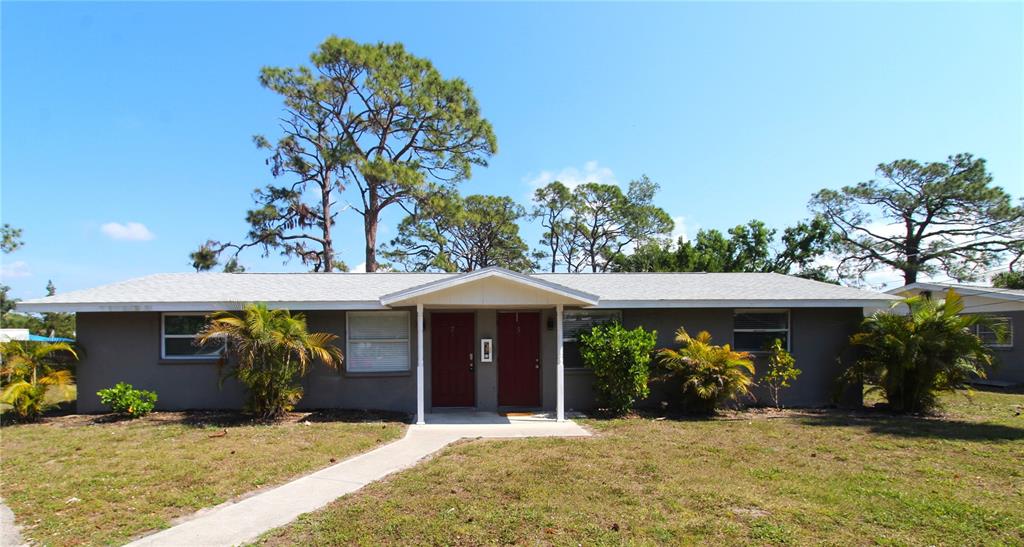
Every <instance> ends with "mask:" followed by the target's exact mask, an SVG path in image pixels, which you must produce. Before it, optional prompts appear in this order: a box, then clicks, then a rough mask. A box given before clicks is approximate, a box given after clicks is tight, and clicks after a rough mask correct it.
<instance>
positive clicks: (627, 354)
mask: <svg viewBox="0 0 1024 547" xmlns="http://www.w3.org/2000/svg"><path fill="white" fill-rule="evenodd" d="M656 340H657V332H656V331H650V332H648V331H646V330H644V329H643V328H642V327H637V328H635V329H633V330H627V329H626V328H624V327H623V326H622V325H621V324H619V323H617V322H612V323H604V324H601V325H597V326H595V327H594V328H592V329H590V332H584V333H580V335H579V347H580V356H581V357H582V358H583V363H584V364H585V365H586V366H587V367H589V368H590V369H591V370H593V371H594V390H595V391H596V392H597V393H596V395H597V403H598V406H599V407H600V408H603V409H606V410H607V411H608V413H609V414H611V415H613V416H621V415H623V414H625V413H627V412H629V410H630V409H631V408H632V407H633V404H634V403H636V401H638V400H640V399H643V398H644V397H647V395H648V394H649V393H650V390H649V388H648V386H647V383H648V379H649V378H650V369H651V367H650V365H651V353H652V352H653V351H654V345H655V342H656Z"/></svg>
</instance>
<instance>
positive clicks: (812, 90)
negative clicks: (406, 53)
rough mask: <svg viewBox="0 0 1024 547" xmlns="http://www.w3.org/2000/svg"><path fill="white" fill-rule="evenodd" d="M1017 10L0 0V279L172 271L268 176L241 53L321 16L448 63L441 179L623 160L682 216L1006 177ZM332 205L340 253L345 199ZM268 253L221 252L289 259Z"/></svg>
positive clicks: (296, 36)
mask: <svg viewBox="0 0 1024 547" xmlns="http://www.w3.org/2000/svg"><path fill="white" fill-rule="evenodd" d="M1022 28H1024V10H1022V5H1021V4H1020V3H1004V4H971V5H967V4H948V3H939V4H924V3H913V4H881V3H862V4H809V3H795V4H767V3H758V4H740V3H722V4H671V5H669V4H650V5H620V4H557V5H542V4H466V3H454V4H413V5H406V4H327V3H315V4H271V3H259V4H243V3H227V4H200V3H179V4H85V3H74V4H57V3H33V4H20V3H7V2H5V3H4V4H3V7H2V29H0V30H2V59H0V60H2V84H0V85H2V101H0V107H2V112H0V115H2V144H0V147H2V154H0V155H2V158H0V159H2V166H0V176H2V208H0V214H2V220H3V222H9V223H11V224H14V225H15V226H19V227H21V228H23V229H24V231H25V240H26V246H25V247H24V248H23V249H21V250H19V251H17V252H15V253H12V254H10V255H7V256H4V257H3V258H2V259H3V283H4V284H7V285H10V286H12V288H13V291H12V292H13V295H14V296H16V297H21V298H29V297H34V296H40V295H42V294H43V293H44V287H45V285H46V282H47V280H48V279H52V280H53V281H54V283H55V284H56V286H57V287H58V289H59V290H61V291H67V290H73V289H78V288H84V287H89V286H94V285H97V284H101V283H106V282H112V281H116V280H121V279H126V278H129V277H134V276H139V275H144V274H148V273H154V272H166V271H187V270H189V269H190V267H189V264H188V259H187V255H188V253H189V252H190V251H191V250H193V249H194V248H195V247H196V245H197V244H198V243H200V242H201V241H204V240H206V239H207V238H210V237H213V238H218V239H232V238H235V239H237V238H239V237H241V236H242V235H243V234H244V233H245V228H246V226H245V223H244V220H243V218H244V213H245V210H246V209H247V208H248V207H249V206H250V205H251V199H250V196H249V194H250V191H251V190H252V189H253V188H255V187H257V186H262V185H264V184H266V183H267V182H269V180H270V179H269V173H268V172H267V169H266V167H265V166H264V163H263V160H264V154H263V153H262V152H260V151H258V150H255V149H254V147H253V146H252V143H251V136H252V135H253V134H255V133H265V134H268V135H271V136H272V135H274V134H275V133H274V131H275V128H276V125H275V120H276V117H277V116H278V114H279V112H280V102H279V101H278V98H277V97H276V96H275V95H274V94H273V93H271V92H269V91H266V90H264V89H262V88H261V87H260V86H259V84H258V82H257V80H256V77H257V74H258V72H259V69H260V67H261V66H264V65H297V64H301V63H305V62H307V60H308V55H309V53H310V52H311V51H312V50H313V49H314V48H315V47H316V46H317V44H319V43H320V42H321V41H322V40H323V39H324V38H325V37H327V36H328V35H330V34H337V35H339V36H347V37H351V38H354V39H356V40H360V41H381V40H382V41H401V42H403V43H404V44H405V45H406V46H407V48H408V49H409V50H411V51H412V52H413V53H415V54H417V55H420V56H424V57H427V58H429V59H431V60H432V61H433V62H434V64H435V65H436V66H437V67H438V68H439V69H440V70H441V71H442V73H443V74H444V75H445V76H449V77H454V76H458V77H462V78H464V79H465V80H467V81H468V82H469V83H470V85H471V86H472V87H473V89H474V91H475V94H476V96H477V98H478V100H479V101H480V103H481V105H482V107H483V110H484V113H485V115H486V117H487V118H488V119H489V120H490V121H491V122H492V123H493V125H494V127H495V130H496V133H497V135H498V141H499V153H498V155H496V156H495V157H494V158H493V160H492V162H491V165H490V166H489V167H487V168H483V169H477V170H476V171H475V172H474V176H473V178H472V180H470V181H468V182H467V183H465V185H464V188H463V191H464V192H465V193H478V192H479V193H492V194H506V195H510V196H513V197H515V198H517V199H520V200H521V201H522V202H523V203H524V204H526V201H527V196H528V195H529V194H530V192H531V190H532V188H533V186H534V185H536V184H538V183H539V182H540V181H544V180H548V179H551V178H555V177H558V178H563V179H577V180H585V179H596V180H601V181H617V182H619V183H622V184H624V183H626V182H628V181H629V180H630V179H631V178H634V177H638V176H639V175H641V174H644V173H646V174H647V175H649V176H650V177H651V178H652V179H653V180H655V181H657V182H659V183H660V184H661V186H662V191H661V193H660V194H659V196H658V203H659V204H660V205H661V206H662V207H663V208H665V209H666V210H667V211H668V212H669V213H670V214H671V215H672V216H674V217H677V218H678V219H679V220H681V222H680V227H679V230H680V232H684V233H686V234H689V235H690V236H692V235H694V234H695V233H696V230H697V229H699V228H721V229H724V228H728V227H730V226H733V225H736V224H739V223H742V222H745V221H747V220H749V219H751V218H760V219H763V220H765V221H766V222H768V223H769V224H770V225H773V226H776V227H782V226H785V225H788V224H792V223H794V222H796V221H797V220H799V219H802V218H804V217H806V216H807V209H806V204H807V200H808V198H809V197H810V195H811V193H812V192H814V191H816V190H818V189H820V188H823V187H838V186H841V185H844V184H851V183H855V182H858V181H861V180H865V179H868V178H871V177H872V176H873V169H874V166H875V165H876V164H878V163H879V162H883V161H890V160H894V159H897V158H904V157H909V158H915V159H920V160H927V161H936V160H942V159H944V158H945V157H946V156H947V155H949V154H953V153H957V152H971V153H974V154H976V155H979V156H982V157H984V158H986V159H988V161H989V167H990V170H991V172H992V173H993V175H994V176H995V179H996V181H997V183H998V184H1000V185H1002V186H1003V187H1004V188H1006V189H1008V190H1009V191H1011V193H1013V194H1014V195H1015V196H1020V195H1022V194H1024V181H1022V170H1024V167H1022V156H1024V154H1022V152H1024V142H1022V140H1024V137H1022V133H1024V130H1022V127H1024V108H1022V102H1024V99H1022V98H1024V84H1022V80H1024V74H1022V71H1024V36H1022ZM342 217H343V218H342V219H341V222H340V224H341V226H340V230H342V232H341V233H342V234H343V235H342V236H341V237H339V236H335V240H336V241H338V240H340V241H342V242H343V248H342V249H340V251H341V257H342V258H343V259H344V260H345V261H346V262H348V263H349V264H350V265H353V266H354V265H357V264H359V263H360V262H362V234H361V230H360V227H359V226H360V224H361V221H360V217H358V216H357V215H356V214H355V213H351V212H350V213H348V214H347V215H345V214H343V215H342ZM386 217H387V218H386V219H385V223H386V224H387V225H388V226H385V228H384V230H383V231H382V233H381V236H380V239H382V240H387V239H390V237H391V236H392V235H393V231H392V230H393V228H390V227H389V226H391V225H393V224H394V223H395V222H396V221H397V220H398V218H399V211H398V210H395V211H392V212H391V214H389V215H386ZM114 223H116V225H115V224H114ZM130 223H137V224H138V225H139V226H136V225H133V224H130ZM525 235H526V237H527V238H528V240H529V241H530V243H535V240H536V238H537V230H536V229H535V228H533V227H527V228H526V230H525ZM281 262H282V261H281V259H280V258H279V257H277V256H271V257H269V258H266V259H263V258H260V257H259V255H258V252H256V251H252V252H249V253H248V254H246V255H243V258H242V263H243V264H244V265H246V266H247V267H248V268H249V269H250V270H256V271H300V270H302V269H303V268H302V265H301V264H300V263H298V262H297V261H293V262H292V263H290V264H287V265H284V264H282V263H281Z"/></svg>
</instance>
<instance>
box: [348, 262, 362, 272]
mask: <svg viewBox="0 0 1024 547" xmlns="http://www.w3.org/2000/svg"><path fill="white" fill-rule="evenodd" d="M349 271H350V272H356V273H365V272H366V262H360V263H359V264H356V265H355V266H354V267H353V268H352V269H351V270H349Z"/></svg>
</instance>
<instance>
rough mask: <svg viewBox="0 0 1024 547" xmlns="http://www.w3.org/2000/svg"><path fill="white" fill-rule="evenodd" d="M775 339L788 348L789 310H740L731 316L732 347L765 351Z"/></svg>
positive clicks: (741, 349) (742, 349)
mask: <svg viewBox="0 0 1024 547" xmlns="http://www.w3.org/2000/svg"><path fill="white" fill-rule="evenodd" d="M776 339H779V340H782V345H783V347H785V348H786V349H787V350H788V349H789V311H787V310H742V311H737V312H736V313H735V315H734V316H733V344H732V345H733V349H735V350H739V351H767V350H768V347H769V346H770V345H771V344H772V342H774V341H775V340H776Z"/></svg>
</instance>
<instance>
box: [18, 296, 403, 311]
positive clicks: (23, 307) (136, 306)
mask: <svg viewBox="0 0 1024 547" xmlns="http://www.w3.org/2000/svg"><path fill="white" fill-rule="evenodd" d="M248 303H249V302H248V301H246V302H75V303H69V302H46V301H45V300H42V299H41V300H40V301H39V302H18V304H17V306H16V308H15V309H16V310H18V311H21V312H34V313H76V312H89V313H92V312H186V311H188V312H200V311H208V312H215V311H221V310H228V311H235V310H240V309H242V306H244V305H245V304H248ZM266 304H267V306H268V307H270V308H272V309H286V310H296V311H312V310H383V309H387V306H384V305H382V304H381V303H380V302H379V301H376V300H367V301H359V302H357V301H351V302H338V301H322V302H321V301H313V300H309V301H298V302H266Z"/></svg>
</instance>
